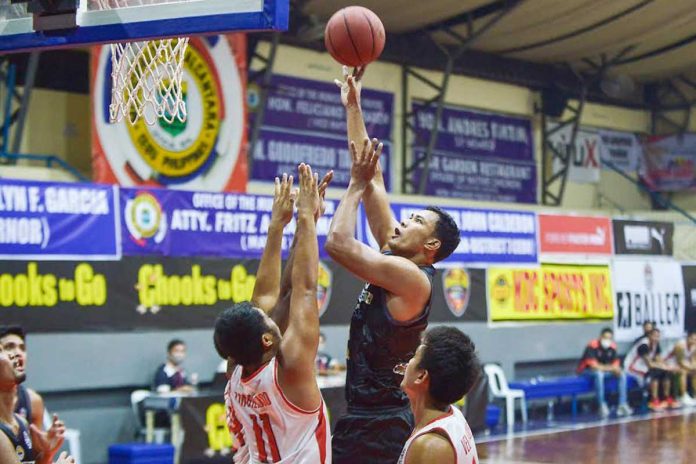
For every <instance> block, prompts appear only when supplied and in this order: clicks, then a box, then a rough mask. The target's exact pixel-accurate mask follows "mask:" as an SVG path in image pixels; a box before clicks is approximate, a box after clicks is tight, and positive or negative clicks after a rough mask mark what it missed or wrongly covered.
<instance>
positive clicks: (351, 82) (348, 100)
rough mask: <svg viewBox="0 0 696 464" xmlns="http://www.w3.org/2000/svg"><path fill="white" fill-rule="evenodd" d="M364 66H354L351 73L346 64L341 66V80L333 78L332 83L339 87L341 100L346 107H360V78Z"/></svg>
mask: <svg viewBox="0 0 696 464" xmlns="http://www.w3.org/2000/svg"><path fill="white" fill-rule="evenodd" d="M365 68H366V66H360V67H358V68H355V69H354V70H353V74H352V75H351V73H350V69H349V68H348V66H343V80H340V79H334V83H335V84H336V85H337V86H338V88H339V89H341V102H342V103H343V106H345V107H346V108H360V92H361V90H362V84H361V83H360V79H361V78H362V76H363V74H364V73H365Z"/></svg>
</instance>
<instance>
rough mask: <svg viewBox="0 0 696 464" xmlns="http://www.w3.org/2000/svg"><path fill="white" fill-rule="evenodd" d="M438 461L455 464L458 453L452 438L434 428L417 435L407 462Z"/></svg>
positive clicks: (443, 463)
mask: <svg viewBox="0 0 696 464" xmlns="http://www.w3.org/2000/svg"><path fill="white" fill-rule="evenodd" d="M428 462H437V463H438V464H455V463H456V454H455V450H454V447H453V446H452V443H451V442H450V440H449V439H448V438H447V437H445V435H444V434H443V432H439V431H437V430H433V431H430V432H426V433H423V434H421V435H419V436H418V437H416V438H415V439H414V440H413V441H412V442H411V445H410V446H409V448H408V452H407V454H406V464H420V463H428Z"/></svg>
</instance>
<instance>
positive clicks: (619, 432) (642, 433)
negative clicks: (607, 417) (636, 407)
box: [477, 412, 696, 464]
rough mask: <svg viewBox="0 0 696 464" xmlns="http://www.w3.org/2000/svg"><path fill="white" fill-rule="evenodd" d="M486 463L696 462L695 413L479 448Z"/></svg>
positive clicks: (498, 442)
mask: <svg viewBox="0 0 696 464" xmlns="http://www.w3.org/2000/svg"><path fill="white" fill-rule="evenodd" d="M477 449H478V454H479V458H480V460H481V463H482V464H492V463H496V464H518V463H520V464H521V463H524V464H530V463H551V462H553V463H561V464H573V463H583V464H590V463H598V464H618V463H621V464H624V463H650V464H654V463H669V464H682V463H683V464H692V463H693V464H696V412H689V413H684V414H682V415H671V416H669V415H665V416H658V415H656V416H653V417H652V418H649V419H646V420H638V421H634V422H627V423H619V424H612V425H602V426H598V427H592V428H586V429H582V430H571V431H563V432H558V433H549V434H543V435H535V436H528V437H520V438H508V439H503V440H501V441H494V442H488V443H481V444H479V445H477Z"/></svg>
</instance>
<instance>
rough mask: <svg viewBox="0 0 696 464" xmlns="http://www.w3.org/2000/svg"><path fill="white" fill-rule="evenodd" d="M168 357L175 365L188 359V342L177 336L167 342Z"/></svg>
mask: <svg viewBox="0 0 696 464" xmlns="http://www.w3.org/2000/svg"><path fill="white" fill-rule="evenodd" d="M167 359H168V360H169V362H171V363H172V364H174V365H175V366H179V365H180V364H182V363H183V362H184V360H185V359H186V343H184V341H183V340H179V339H178V338H175V339H174V340H171V341H170V342H169V343H168V344H167Z"/></svg>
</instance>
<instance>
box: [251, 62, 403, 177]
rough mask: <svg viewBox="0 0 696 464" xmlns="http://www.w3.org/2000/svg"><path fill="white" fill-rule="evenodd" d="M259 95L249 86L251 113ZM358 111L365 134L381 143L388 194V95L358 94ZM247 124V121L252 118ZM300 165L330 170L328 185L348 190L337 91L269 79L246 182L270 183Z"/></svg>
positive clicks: (342, 111) (342, 118)
mask: <svg viewBox="0 0 696 464" xmlns="http://www.w3.org/2000/svg"><path fill="white" fill-rule="evenodd" d="M259 92H260V89H258V88H257V87H255V86H250V88H249V102H250V109H251V110H252V111H254V110H256V109H257V108H256V107H257V106H258V101H259V98H258V94H259ZM361 105H362V109H363V117H364V119H365V126H366V127H367V133H368V134H369V135H370V137H377V138H378V139H380V141H381V142H383V143H384V151H383V152H382V156H381V163H382V170H383V171H384V181H385V183H386V185H387V189H388V190H389V189H390V187H389V186H390V183H391V178H390V172H391V171H390V165H391V150H392V145H391V132H392V122H393V119H392V118H393V116H392V114H393V107H394V95H393V94H391V93H388V92H381V91H377V90H371V89H365V88H363V89H362V94H361ZM250 118H251V120H252V121H253V118H255V113H251V115H250ZM355 142H356V143H358V144H361V143H362V141H358V140H356V141H355ZM359 146H360V145H359ZM302 162H304V163H309V164H310V165H311V166H312V168H314V170H315V171H319V172H320V173H321V174H323V173H324V172H326V171H329V170H330V169H333V170H334V180H333V182H332V185H333V186H336V187H346V186H348V182H349V181H350V166H351V155H350V152H349V151H348V142H347V140H346V112H345V109H344V108H343V104H342V103H341V96H340V91H339V89H338V88H337V87H336V85H335V84H334V83H333V82H323V81H315V80H311V79H300V78H296V77H290V76H282V75H274V76H273V77H272V78H271V86H270V89H269V91H268V98H267V101H266V108H265V112H264V118H263V125H262V126H261V132H260V135H259V140H258V141H257V143H256V147H255V149H254V158H253V168H252V174H251V177H252V179H254V180H261V181H272V180H273V178H274V177H276V176H280V175H282V174H283V173H284V172H287V173H290V172H295V171H296V170H297V165H298V164H300V163H302Z"/></svg>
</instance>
